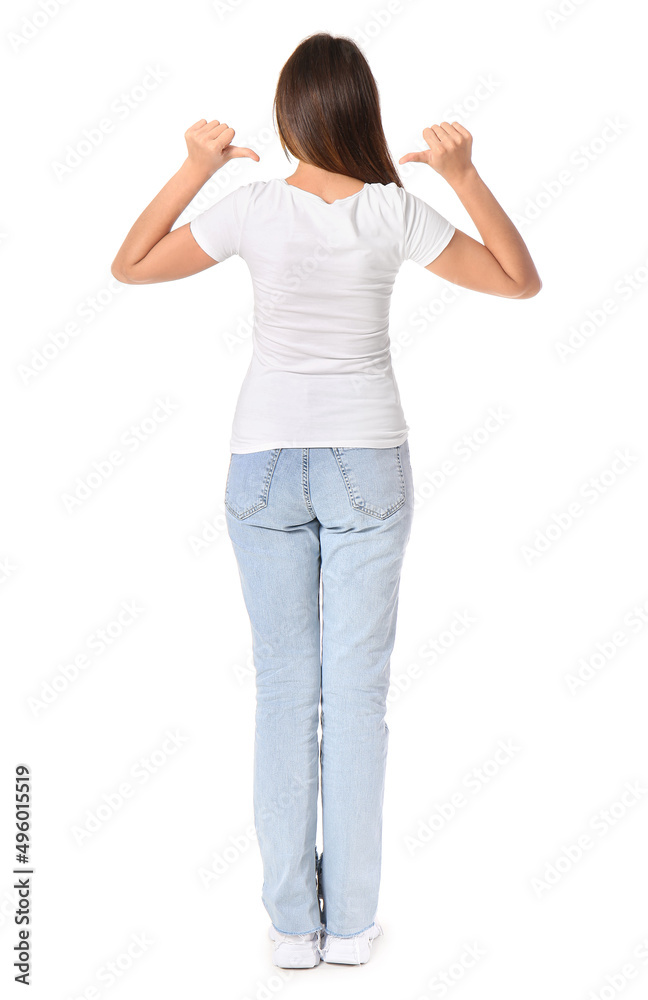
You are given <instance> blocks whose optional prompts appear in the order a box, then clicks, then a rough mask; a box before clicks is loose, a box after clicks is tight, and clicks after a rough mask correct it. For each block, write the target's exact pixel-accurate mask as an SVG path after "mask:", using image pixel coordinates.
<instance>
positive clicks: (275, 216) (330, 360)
mask: <svg viewBox="0 0 648 1000" xmlns="http://www.w3.org/2000/svg"><path fill="white" fill-rule="evenodd" d="M274 111H275V114H276V122H277V130H278V133H279V138H280V141H281V144H282V148H283V149H284V152H286V155H288V153H290V154H292V156H293V157H295V158H296V159H297V160H298V161H299V162H298V166H297V169H296V170H295V172H294V173H293V174H292V175H291V176H290V177H287V178H283V177H281V178H272V179H270V180H266V181H261V180H257V181H251V182H249V183H247V184H243V185H242V186H240V187H238V188H237V189H236V190H234V191H231V192H230V193H228V194H226V195H225V196H223V197H221V198H220V199H219V200H218V201H217V202H216V204H214V205H212V206H211V208H209V209H207V210H206V211H204V212H203V213H202V214H200V215H199V216H198V217H197V218H196V219H194V220H193V221H192V222H190V223H188V224H186V225H184V226H180V227H179V228H178V229H175V230H173V231H171V227H172V226H173V224H174V222H175V221H176V219H177V218H178V216H179V215H180V214H181V212H182V211H183V210H184V209H185V208H186V206H187V205H188V204H189V202H191V201H192V199H193V198H194V197H195V195H196V194H197V193H198V191H199V190H200V189H201V187H202V186H203V185H204V184H205V182H206V181H207V180H208V179H209V178H210V177H211V176H212V174H214V172H215V171H216V170H218V169H220V167H222V166H223V164H225V163H227V162H228V161H229V160H230V159H232V158H233V157H250V158H252V159H253V160H257V161H258V160H259V156H258V155H257V153H255V152H254V151H253V150H251V149H247V148H245V147H239V146H233V145H232V144H231V143H232V139H233V138H234V129H233V128H230V127H229V126H228V125H227V124H225V123H221V122H219V121H216V120H213V121H209V122H208V121H206V120H205V119H204V118H203V119H201V120H200V121H198V122H196V123H195V124H194V125H192V126H191V128H189V129H188V130H187V132H186V133H185V140H186V143H187V148H188V155H187V158H186V159H185V161H184V163H183V164H182V166H181V167H180V169H179V170H178V171H177V172H176V173H175V174H174V175H173V177H172V178H171V180H170V181H169V182H168V183H167V184H165V186H164V187H163V188H162V190H161V191H160V192H159V194H158V195H157V196H156V197H155V198H154V199H153V201H152V202H151V203H150V205H149V206H148V207H147V208H146V209H145V210H144V212H143V213H142V214H141V215H140V217H139V218H138V219H137V221H136V222H135V224H134V225H133V227H132V229H131V230H130V232H129V233H128V235H127V237H126V239H125V240H124V243H123V245H122V246H121V248H120V250H119V252H118V254H117V256H116V257H115V260H114V262H113V265H112V273H113V275H114V276H115V277H116V278H117V279H119V280H120V281H123V282H126V283H128V284H135V285H137V284H149V283H151V282H156V281H173V280H175V279H177V278H184V277H187V276H188V275H190V274H196V273H197V272H198V271H203V270H205V269H206V268H208V267H214V266H215V265H216V264H218V263H219V262H222V261H223V260H225V259H226V258H227V257H230V256H232V255H233V254H239V255H240V256H241V257H242V258H243V259H244V260H245V261H246V263H247V264H248V267H249V269H250V273H251V276H252V282H253V286H254V304H255V319H254V335H253V356H252V360H251V363H250V366H249V368H248V371H247V373H246V375H245V378H244V381H243V385H242V387H241V390H240V395H239V399H238V403H237V406H236V411H235V415H234V422H233V427H232V436H231V441H230V464H229V470H228V474H227V482H226V489H225V497H224V500H225V510H226V519H227V527H228V533H229V536H230V539H231V542H232V544H233V547H234V551H235V554H236V559H237V564H238V568H239V574H240V579H241V585H242V590H243V595H244V600H245V604H246V608H247V612H248V614H249V618H250V623H251V628H252V638H253V654H254V663H255V670H256V690H257V707H256V728H255V754H254V761H255V762H254V819H255V826H256V831H257V835H258V841H259V847H260V851H261V856H262V861H263V873H264V882H263V890H262V901H263V904H264V906H265V908H266V910H267V912H268V914H269V916H270V918H271V921H272V924H271V927H270V929H269V933H270V937H271V938H272V939H273V941H274V942H275V947H274V955H273V961H274V963H275V965H277V966H280V967H284V968H295V967H302V968H304V967H312V966H315V965H317V964H318V962H319V961H320V958H321V959H323V960H324V961H328V962H336V963H347V964H360V963H363V962H366V961H368V959H369V957H370V949H371V943H372V941H373V939H374V938H375V937H376V936H377V935H378V934H381V933H382V929H381V927H380V925H379V924H377V923H376V922H375V916H376V908H377V903H378V889H379V883H380V869H381V844H382V805H383V792H384V777H385V763H386V756H387V744H388V736H389V730H388V727H387V724H386V722H385V713H386V698H387V691H388V687H389V674H390V655H391V652H392V648H393V645H394V638H395V629H396V615H397V607H398V589H399V582H400V573H401V566H402V561H403V556H404V552H405V548H406V545H407V542H408V539H409V537H410V527H411V523H412V514H413V498H414V489H413V476H412V467H411V463H410V454H409V445H408V439H407V436H408V430H409V427H408V425H407V423H406V422H405V417H404V414H403V410H402V407H401V402H400V396H399V393H398V388H397V385H396V382H395V379H394V375H393V371H392V366H391V355H390V344H389V329H388V317H389V303H390V296H391V292H392V286H393V284H394V280H395V277H396V274H397V273H398V270H399V268H400V266H401V264H402V262H403V260H414V261H416V262H417V263H418V264H420V265H422V266H423V267H426V268H427V270H428V271H431V272H432V273H433V274H436V275H438V276H439V277H441V278H443V279H445V280H447V281H451V282H453V283H455V284H457V285H462V286H463V287H465V288H470V289H473V290H475V291H479V292H485V293H486V294H490V295H500V296H504V297H506V298H516V299H521V298H530V297H531V296H533V295H536V294H537V293H538V291H539V290H540V288H541V282H540V278H539V276H538V273H537V271H536V269H535V267H534V264H533V262H532V260H531V257H530V256H529V253H528V251H527V248H526V246H525V244H524V242H523V240H522V238H521V236H520V234H519V233H518V231H517V229H516V228H515V227H514V225H513V223H512V222H511V221H510V219H509V218H508V216H507V215H506V214H505V213H504V211H503V210H502V208H501V207H500V205H499V204H498V202H497V201H496V200H495V198H494V197H493V195H492V194H491V192H490V190H489V189H488V188H487V187H486V185H485V184H484V182H483V180H482V179H481V177H480V176H479V174H478V173H477V170H476V168H475V166H474V165H473V163H472V160H471V146H472V138H471V135H470V133H469V132H468V131H467V130H466V129H465V128H464V127H463V126H462V125H460V124H459V123H458V122H453V123H452V124H450V123H448V122H442V123H441V124H440V125H432V126H431V127H429V128H425V129H424V130H423V137H424V139H425V141H426V143H427V145H428V146H429V149H427V150H425V151H423V152H416V153H408V154H407V155H405V156H403V157H401V159H400V161H399V162H400V163H407V162H408V161H415V162H418V163H424V164H428V165H429V166H430V167H432V168H433V169H434V170H435V171H437V172H438V173H439V174H441V176H442V177H443V178H444V179H445V180H446V181H447V182H448V184H450V185H451V187H452V188H453V190H454V191H455V192H456V194H457V195H458V197H459V198H460V199H461V201H462V203H463V205H464V206H465V208H466V210H467V211H468V212H469V214H470V216H471V218H472V219H473V221H474V223H475V225H476V227H477V229H478V230H479V232H480V234H481V236H482V238H483V240H484V244H481V243H479V242H478V241H477V240H474V239H473V238H472V237H470V236H468V235H467V234H466V233H463V232H461V231H460V230H458V229H456V228H455V227H454V226H453V225H452V224H451V223H450V222H449V221H448V220H447V219H445V218H444V217H443V216H441V215H440V214H439V213H438V212H437V211H436V210H435V209H434V208H432V207H431V206H430V205H428V204H427V203H426V202H425V201H423V200H422V199H420V198H418V197H416V196H414V195H412V194H409V193H408V192H407V191H406V190H405V189H404V187H403V185H402V183H401V181H400V179H399V177H398V173H397V171H396V168H395V166H394V164H393V161H392V159H391V156H390V153H389V150H388V147H387V142H386V139H385V135H384V133H383V128H382V123H381V116H380V103H379V96H378V90H377V86H376V82H375V79H374V77H373V75H372V73H371V70H370V68H369V66H368V64H367V62H366V60H365V58H364V56H363V54H362V52H361V51H360V49H359V48H358V47H357V45H356V44H355V42H353V41H351V40H350V39H348V38H345V37H334V36H332V35H329V34H325V33H319V34H316V35H313V36H311V37H309V38H306V39H305V40H304V41H303V42H301V44H300V45H299V46H298V47H297V48H296V50H295V51H294V52H293V54H292V55H291V56H290V58H289V59H288V61H287V62H286V64H285V65H284V67H283V69H282V71H281V74H280V77H279V81H278V85H277V90H276V95H275V102H274ZM320 705H321V725H322V739H321V743H320V741H319V738H318V726H319V722H320ZM320 770H321V789H322V825H323V830H322V835H323V848H322V853H321V854H319V855H318V852H317V847H316V828H317V804H318V795H319V788H320V784H319V782H320Z"/></svg>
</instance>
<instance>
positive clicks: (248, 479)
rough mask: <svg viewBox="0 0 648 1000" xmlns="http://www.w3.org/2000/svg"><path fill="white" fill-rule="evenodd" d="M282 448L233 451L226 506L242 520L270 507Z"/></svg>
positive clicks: (226, 486)
mask: <svg viewBox="0 0 648 1000" xmlns="http://www.w3.org/2000/svg"><path fill="white" fill-rule="evenodd" d="M280 453H281V448H272V449H271V450H270V451H251V452H247V453H238V452H233V453H232V454H231V455H230V464H229V469H228V471H227V482H226V484H225V506H226V508H227V510H228V511H229V512H230V514H233V515H234V517H237V518H238V519H239V520H240V521H241V520H243V519H244V518H246V517H250V515H251V514H256V512H257V511H259V510H261V509H262V508H263V507H267V505H268V494H269V492H270V483H271V481H272V474H273V472H274V470H275V466H276V464H277V459H278V458H279V454H280Z"/></svg>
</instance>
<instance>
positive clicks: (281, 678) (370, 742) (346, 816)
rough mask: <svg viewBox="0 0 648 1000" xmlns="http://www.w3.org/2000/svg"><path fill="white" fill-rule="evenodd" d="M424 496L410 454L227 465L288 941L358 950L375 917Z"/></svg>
mask: <svg viewBox="0 0 648 1000" xmlns="http://www.w3.org/2000/svg"><path fill="white" fill-rule="evenodd" d="M413 493H414V490H413V482H412V468H411V464H410V455H409V444H408V442H407V441H405V443H404V444H401V445H398V446H396V447H391V448H337V447H336V448H273V449H271V450H268V451H256V452H251V453H247V454H242V453H234V454H231V456H230V465H229V470H228V475H227V485H226V489H225V510H226V519H227V529H228V534H229V537H230V539H231V542H232V545H233V547H234V553H235V556H236V560H237V564H238V569H239V576H240V580H241V585H242V589H243V597H244V601H245V605H246V608H247V612H248V615H249V619H250V624H251V628H252V651H253V659H254V666H255V674H256V718H255V744H254V782H253V805H254V823H255V829H256V833H257V837H258V843H259V849H260V852H261V858H262V863H263V888H262V894H261V898H262V901H263V905H264V906H265V908H266V910H267V912H268V914H269V916H270V918H271V920H272V923H273V924H274V926H275V928H276V930H278V931H281V932H282V933H284V934H306V933H311V932H313V931H318V930H320V929H322V928H325V929H326V930H327V931H328V932H329V933H331V934H336V935H339V936H341V937H352V936H353V935H355V934H359V933H361V932H362V931H363V930H366V929H367V928H368V927H370V926H371V924H372V923H373V922H374V919H375V917H376V909H377V905H378V890H379V884H380V869H381V859H382V808H383V796H384V788H385V766H386V759H387V745H388V739H389V729H388V727H387V723H386V722H385V714H386V699H387V692H388V689H389V679H390V656H391V652H392V649H393V645H394V638H395V631H396V616H397V609H398V592H399V584H400V574H401V566H402V562H403V556H404V553H405V548H406V546H407V542H408V540H409V537H410V529H411V524H412V517H413V507H414V504H413V500H414V497H413ZM320 591H321V601H320ZM320 705H321V728H322V738H321V742H320V740H319V734H318V730H319V725H320ZM320 770H321V790H322V800H321V804H322V840H323V844H322V852H321V854H320V855H319V856H318V853H317V847H316V834H317V815H318V813H317V807H318V796H319V790H320ZM320 906H321V908H320Z"/></svg>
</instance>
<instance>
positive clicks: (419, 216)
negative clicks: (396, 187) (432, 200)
mask: <svg viewBox="0 0 648 1000" xmlns="http://www.w3.org/2000/svg"><path fill="white" fill-rule="evenodd" d="M401 190H402V192H403V195H402V198H403V215H404V237H403V260H413V261H415V262H416V263H417V264H421V265H422V266H423V267H427V265H428V264H431V263H432V261H433V260H434V258H435V257H438V256H439V254H440V253H441V251H442V250H445V248H446V247H447V245H448V243H449V242H450V240H451V239H452V237H453V236H454V234H455V227H454V226H453V225H452V223H451V222H448V220H447V219H446V218H444V216H443V215H441V214H440V213H439V212H437V210H436V209H435V208H432V206H431V205H428V203H427V202H426V201H423V199H422V198H419V197H418V196H417V195H415V194H412V193H411V192H410V191H405V188H402V189H401Z"/></svg>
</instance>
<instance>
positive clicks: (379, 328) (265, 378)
mask: <svg viewBox="0 0 648 1000" xmlns="http://www.w3.org/2000/svg"><path fill="white" fill-rule="evenodd" d="M190 229H191V232H192V234H193V236H194V238H195V240H196V242H197V243H198V245H199V246H200V247H201V248H202V249H203V250H204V251H205V253H207V254H209V256H210V257H213V259H214V260H216V261H224V260H226V259H227V258H228V257H231V256H233V255H234V254H238V255H239V256H240V257H242V258H243V260H244V261H245V262H246V264H247V265H248V268H249V270H250V274H251V277H252V284H253V289H254V323H253V331H252V343H253V350H252V359H251V361H250V365H249V367H248V370H247V372H246V374H245V377H244V379H243V384H242V386H241V389H240V393H239V397H238V402H237V404H236V410H235V413H234V420H233V424H232V432H231V439H230V450H231V452H235V453H248V452H253V451H265V450H267V449H271V448H300V447H313V448H320V447H346V448H392V447H394V446H395V445H399V444H403V443H404V442H405V440H406V439H407V435H408V431H409V426H408V424H407V423H406V421H405V416H404V413H403V409H402V406H401V400H400V394H399V392H398V386H397V385H396V380H395V377H394V373H393V371H392V363H391V352H390V344H389V305H390V299H391V294H392V288H393V285H394V280H395V278H396V275H397V273H398V271H399V268H400V266H401V264H402V263H403V261H404V260H413V261H416V263H418V264H420V265H422V266H423V267H425V265H427V264H430V263H431V262H432V261H433V260H434V258H435V257H437V256H438V255H439V254H440V253H441V251H442V250H443V249H444V248H445V247H446V246H447V245H448V243H449V242H450V240H451V238H452V236H453V234H454V232H455V227H454V226H453V225H452V224H451V223H450V222H448V220H447V219H445V218H444V217H443V216H442V215H440V214H439V212H437V211H436V209H434V208H432V206H431V205H428V204H427V202H425V201H423V200H422V199H421V198H419V197H417V196H416V195H414V194H411V193H410V192H408V191H406V190H405V189H404V188H402V187H399V186H398V185H397V184H394V183H393V182H392V183H390V184H365V185H364V187H363V188H361V189H360V191H357V192H356V193H355V194H352V195H349V196H348V197H347V198H340V199H338V200H337V201H334V202H333V203H332V204H329V203H327V202H326V201H324V200H323V199H322V198H320V197H319V195H316V194H313V193H311V192H310V191H304V190H303V189H301V188H297V187H295V186H294V185H292V184H288V183H287V181H286V180H285V179H284V178H273V179H272V180H268V181H251V182H250V183H248V184H243V185H242V186H241V187H238V188H237V189H236V190H234V191H231V192H229V193H228V194H226V195H224V196H223V197H221V198H220V199H219V200H218V201H217V202H216V204H214V205H212V206H211V207H210V208H208V209H206V211H204V212H202V213H201V214H200V215H199V216H197V218H195V219H194V220H193V221H192V222H191V223H190ZM218 280H221V275H220V274H219V276H218Z"/></svg>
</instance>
